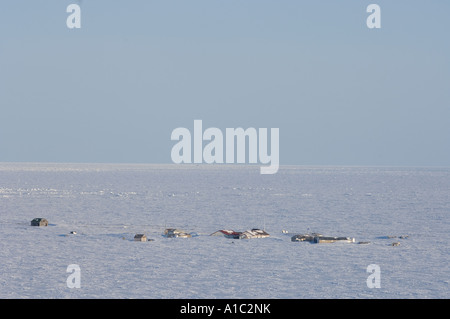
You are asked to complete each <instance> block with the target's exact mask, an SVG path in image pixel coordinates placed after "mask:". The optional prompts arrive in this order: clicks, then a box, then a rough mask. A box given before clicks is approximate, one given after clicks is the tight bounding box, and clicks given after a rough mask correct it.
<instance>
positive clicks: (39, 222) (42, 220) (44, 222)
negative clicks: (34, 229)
mask: <svg viewBox="0 0 450 319" xmlns="http://www.w3.org/2000/svg"><path fill="white" fill-rule="evenodd" d="M31 226H48V221H47V220H46V219H45V218H35V219H33V220H32V221H31Z"/></svg>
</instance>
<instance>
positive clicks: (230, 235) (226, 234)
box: [210, 229, 242, 239]
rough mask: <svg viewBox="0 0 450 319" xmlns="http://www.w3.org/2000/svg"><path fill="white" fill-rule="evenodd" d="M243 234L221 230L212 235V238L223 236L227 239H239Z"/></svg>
mask: <svg viewBox="0 0 450 319" xmlns="http://www.w3.org/2000/svg"><path fill="white" fill-rule="evenodd" d="M241 234H242V233H241V232H235V231H234V230H228V229H221V230H218V231H216V232H214V233H212V234H211V235H210V236H223V237H225V238H232V239H239V237H240V236H241Z"/></svg>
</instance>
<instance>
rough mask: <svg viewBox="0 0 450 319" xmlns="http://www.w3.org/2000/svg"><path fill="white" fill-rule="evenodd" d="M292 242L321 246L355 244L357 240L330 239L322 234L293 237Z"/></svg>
mask: <svg viewBox="0 0 450 319" xmlns="http://www.w3.org/2000/svg"><path fill="white" fill-rule="evenodd" d="M291 241H307V242H310V243H315V244H320V243H335V242H338V241H340V242H348V243H354V242H355V238H352V237H329V236H323V235H321V234H317V233H312V234H298V235H294V236H292V237H291Z"/></svg>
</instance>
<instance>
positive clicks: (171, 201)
mask: <svg viewBox="0 0 450 319" xmlns="http://www.w3.org/2000/svg"><path fill="white" fill-rule="evenodd" d="M449 212H450V169H448V168H388V167H386V168H385V167H374V168H370V167H301V166H299V167H295V166H284V167H283V166H282V167H281V168H280V170H279V172H278V173H277V174H275V175H261V174H259V166H237V165H236V166H230V165H222V166H211V165H200V166H195V165H182V166H180V165H137V164H136V165H119V164H117V165H113V164H111V165H108V164H28V163H25V164H20V163H1V164H0V265H1V269H0V298H288V299H290V298H449V297H450V293H449V281H450V267H449V264H448V262H449V258H448V256H449V253H450V250H449V239H450V238H449V235H448V231H449V229H450V223H449ZM35 217H44V218H46V219H48V221H49V226H47V227H32V226H30V221H31V220H32V219H33V218H35ZM169 227H173V228H180V229H183V230H185V231H187V232H196V233H197V234H198V236H195V237H192V238H164V237H162V236H161V234H162V233H163V231H164V229H165V228H169ZM251 228H265V230H266V231H267V232H268V233H269V234H270V235H271V236H270V237H269V238H261V239H247V240H239V239H237V240H236V239H227V238H222V237H212V236H209V234H211V233H213V232H215V231H216V230H219V229H233V230H236V231H244V230H247V229H251ZM283 230H287V231H289V233H287V234H286V233H283V232H282V231H283ZM71 231H76V232H77V234H75V235H74V234H70V232H71ZM310 232H319V233H322V234H324V235H329V236H349V237H355V238H356V242H359V241H368V242H370V244H367V245H362V244H357V243H333V244H310V243H307V242H291V236H292V235H294V234H297V233H310ZM137 233H145V234H146V235H147V237H148V238H151V239H154V240H153V241H148V242H135V241H133V237H134V235H135V234H137ZM390 235H393V236H397V238H388V237H387V236H390ZM401 235H408V238H406V239H400V238H398V236H401ZM393 242H400V246H392V245H391V244H392V243H393ZM70 264H77V265H79V266H80V270H81V287H80V288H79V289H78V288H72V289H71V288H68V287H67V283H66V280H67V278H68V276H69V275H70V273H67V272H66V269H67V267H68V265H70ZM371 264H376V265H379V267H380V285H381V287H380V288H369V287H368V286H367V282H366V281H367V278H368V276H369V275H370V274H369V273H368V272H367V267H368V265H371Z"/></svg>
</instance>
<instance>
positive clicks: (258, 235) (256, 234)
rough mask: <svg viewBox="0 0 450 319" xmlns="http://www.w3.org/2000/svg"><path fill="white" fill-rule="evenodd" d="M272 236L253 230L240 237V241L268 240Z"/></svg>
mask: <svg viewBox="0 0 450 319" xmlns="http://www.w3.org/2000/svg"><path fill="white" fill-rule="evenodd" d="M269 236H270V235H269V234H268V233H266V231H264V230H262V229H258V228H253V229H252V230H246V231H244V232H242V233H241V234H240V235H239V238H240V239H248V238H266V237H269Z"/></svg>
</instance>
